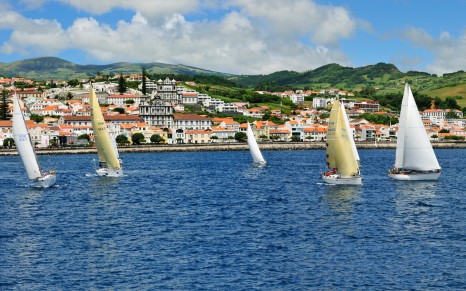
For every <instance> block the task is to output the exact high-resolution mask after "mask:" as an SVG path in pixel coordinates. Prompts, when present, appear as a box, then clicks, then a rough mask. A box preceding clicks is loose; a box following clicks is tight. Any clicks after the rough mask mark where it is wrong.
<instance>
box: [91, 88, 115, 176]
mask: <svg viewBox="0 0 466 291" xmlns="http://www.w3.org/2000/svg"><path fill="white" fill-rule="evenodd" d="M89 104H90V106H91V121H92V129H93V131H94V140H95V144H96V147H97V154H98V156H99V167H98V168H97V167H96V173H97V175H99V176H105V177H121V176H123V168H122V167H121V161H120V159H119V157H118V149H117V148H116V143H114V142H112V139H111V137H110V133H109V132H108V129H107V124H106V123H105V120H104V116H103V114H102V111H101V109H100V105H99V101H98V100H97V96H96V95H95V92H94V89H93V88H92V84H90V85H89Z"/></svg>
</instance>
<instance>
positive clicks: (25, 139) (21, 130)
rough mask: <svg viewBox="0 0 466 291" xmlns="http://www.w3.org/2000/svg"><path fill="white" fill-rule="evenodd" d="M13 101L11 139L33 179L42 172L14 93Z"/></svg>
mask: <svg viewBox="0 0 466 291" xmlns="http://www.w3.org/2000/svg"><path fill="white" fill-rule="evenodd" d="M13 103H14V104H13V139H14V140H15V144H16V149H17V150H18V153H19V155H20V157H21V160H22V161H23V164H24V167H25V168H26V172H27V175H28V177H29V179H31V180H35V179H38V178H40V177H41V176H42V174H41V170H40V166H39V163H38V162H37V157H36V154H35V152H34V148H33V146H32V143H31V138H30V136H29V133H28V130H27V126H26V121H25V120H24V116H23V113H22V111H21V105H20V103H19V100H18V97H17V96H16V94H15V96H14V100H13Z"/></svg>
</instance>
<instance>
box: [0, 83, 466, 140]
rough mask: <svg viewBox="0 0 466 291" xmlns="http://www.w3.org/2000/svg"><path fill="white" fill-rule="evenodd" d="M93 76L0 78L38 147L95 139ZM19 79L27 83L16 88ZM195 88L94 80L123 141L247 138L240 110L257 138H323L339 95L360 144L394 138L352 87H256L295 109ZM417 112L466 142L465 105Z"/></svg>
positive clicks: (6, 126) (5, 134) (2, 129)
mask: <svg viewBox="0 0 466 291" xmlns="http://www.w3.org/2000/svg"><path fill="white" fill-rule="evenodd" d="M118 78H120V79H121V78H124V79H125V80H127V81H132V82H140V85H139V88H138V89H139V90H136V89H131V88H128V89H127V90H126V92H124V93H120V92H119V90H118V86H119V84H118ZM143 78H146V80H145V82H142V81H143ZM90 81H92V80H82V81H81V82H80V84H79V85H78V84H68V83H67V82H60V83H55V86H54V88H43V86H42V87H41V86H39V85H37V86H34V84H35V82H34V81H33V80H28V79H24V78H4V77H1V78H0V89H1V90H4V91H6V92H8V96H7V99H12V98H13V96H14V95H15V94H16V95H17V97H18V98H19V100H20V101H21V103H22V105H23V106H22V107H23V108H22V110H23V113H24V116H25V118H26V119H27V120H26V124H27V127H28V130H29V134H30V137H31V140H32V142H33V144H34V146H35V147H36V148H47V147H53V146H60V147H85V146H92V145H93V143H94V134H93V129H92V125H91V111H90V106H89V84H90ZM143 83H144V84H143ZM15 84H29V86H27V87H25V86H23V87H21V88H19V87H18V86H16V85H15ZM73 85H74V86H73ZM143 85H144V86H145V88H144V90H142V89H143V88H142V86H143ZM197 86H198V85H197V84H196V83H194V82H189V81H185V82H181V81H177V80H174V79H170V78H168V77H166V78H165V79H159V80H153V81H152V80H150V79H148V78H147V77H143V76H142V75H138V74H130V75H127V76H125V75H115V77H114V79H113V80H108V81H105V82H94V83H93V87H94V90H95V91H96V93H97V96H98V99H99V103H100V105H101V110H102V112H103V113H104V118H105V121H106V122H107V127H108V129H109V131H110V132H111V133H112V136H113V137H114V138H115V140H116V142H117V143H118V144H119V145H130V144H136V145H138V144H149V143H156V144H211V143H238V142H242V141H244V139H245V138H244V137H245V132H246V128H247V123H246V122H243V123H240V122H238V121H235V119H236V118H234V117H236V116H243V117H244V119H243V120H249V121H250V122H251V125H252V129H253V132H254V135H255V137H256V139H257V140H258V141H259V142H277V141H278V142H291V141H293V142H304V143H309V142H323V141H325V139H326V135H327V127H328V117H329V112H330V108H331V106H332V104H333V102H334V101H335V100H336V99H337V98H338V99H339V100H340V101H341V103H342V104H343V105H344V107H345V109H346V113H347V115H348V117H349V123H350V128H351V129H352V130H353V136H354V139H355V141H356V142H373V143H377V142H393V141H395V140H396V137H397V123H396V122H397V121H398V116H397V114H396V113H394V112H388V111H386V110H384V109H383V108H382V107H381V106H380V104H379V103H378V102H376V101H373V100H364V101H361V100H359V101H357V100H356V99H353V96H354V94H353V93H352V92H349V91H344V90H339V89H325V90H318V91H313V90H294V91H291V90H290V91H285V92H265V91H256V93H258V94H270V95H275V96H279V97H280V98H281V99H282V100H287V101H288V102H290V101H291V102H292V103H293V104H296V105H300V106H299V107H297V109H295V110H293V111H292V114H285V113H284V112H282V110H280V109H277V108H270V107H268V106H265V105H262V106H254V104H251V103H249V102H231V103H229V102H226V101H224V100H221V99H219V98H213V97H211V96H209V94H206V93H201V92H199V91H198V90H196V88H197ZM143 91H146V94H143ZM308 97H311V98H308ZM305 100H312V101H305ZM6 104H8V108H7V113H8V115H9V116H11V114H12V110H13V106H12V105H11V103H10V102H8V100H7V102H6ZM193 109H196V110H193ZM197 112H202V113H205V114H199V113H197ZM365 113H369V114H371V115H381V116H387V117H388V118H389V120H390V123H389V124H388V125H387V124H374V123H371V122H369V121H368V120H366V119H364V118H361V115H362V114H365ZM420 113H421V116H422V120H423V122H424V126H425V128H426V131H427V134H428V136H429V137H430V139H431V141H443V140H449V139H455V140H464V138H465V137H466V129H465V128H466V119H464V117H463V112H462V111H460V110H456V109H437V108H435V107H434V106H433V105H432V107H431V108H430V109H426V110H424V111H422V112H420ZM216 115H222V117H216ZM271 117H273V118H271ZM392 120H393V123H392V122H391V121H392ZM274 121H275V122H274ZM277 121H278V122H277ZM12 140H13V132H12V122H11V120H1V121H0V145H3V146H4V147H10V146H11V145H12V144H11V142H12Z"/></svg>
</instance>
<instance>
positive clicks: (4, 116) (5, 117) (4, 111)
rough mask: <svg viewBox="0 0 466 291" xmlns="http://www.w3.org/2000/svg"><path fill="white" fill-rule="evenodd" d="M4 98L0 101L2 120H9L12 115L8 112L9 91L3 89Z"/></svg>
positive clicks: (0, 116) (0, 118) (0, 117)
mask: <svg viewBox="0 0 466 291" xmlns="http://www.w3.org/2000/svg"><path fill="white" fill-rule="evenodd" d="M1 95H2V99H1V101H0V120H8V119H10V117H11V115H10V114H9V113H8V106H9V105H8V100H7V96H8V91H7V90H2V93H1Z"/></svg>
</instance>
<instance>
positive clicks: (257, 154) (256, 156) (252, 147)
mask: <svg viewBox="0 0 466 291" xmlns="http://www.w3.org/2000/svg"><path fill="white" fill-rule="evenodd" d="M247 136H248V146H249V151H250V152H251V156H252V160H253V161H254V164H257V165H265V164H266V163H267V162H266V161H265V160H264V157H262V154H261V151H260V149H259V146H258V145H257V142H256V138H255V137H254V133H253V132H252V129H251V125H250V124H249V122H248V129H247Z"/></svg>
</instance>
